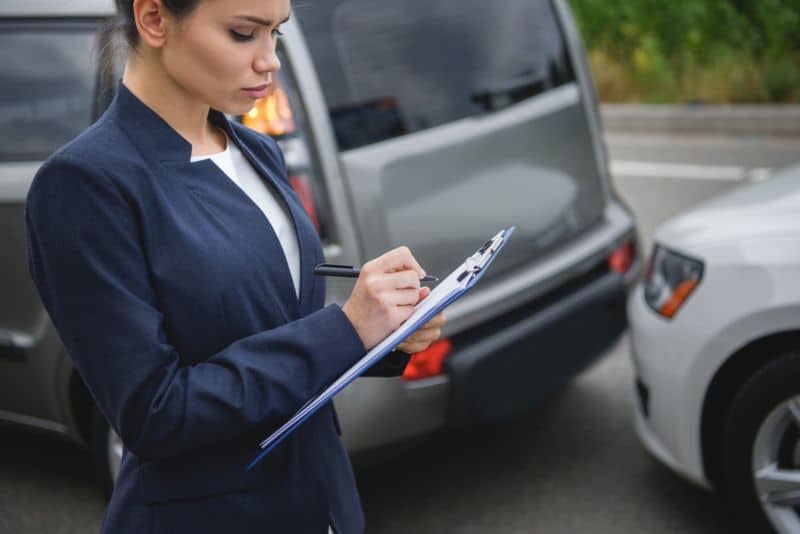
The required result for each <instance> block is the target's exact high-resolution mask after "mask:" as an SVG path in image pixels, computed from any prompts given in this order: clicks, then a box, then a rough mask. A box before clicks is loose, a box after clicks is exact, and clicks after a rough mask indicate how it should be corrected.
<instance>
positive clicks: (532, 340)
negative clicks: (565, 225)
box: [446, 266, 627, 423]
mask: <svg viewBox="0 0 800 534" xmlns="http://www.w3.org/2000/svg"><path fill="white" fill-rule="evenodd" d="M576 285H578V287H575V286H576ZM567 286H568V287H562V288H561V289H559V290H557V291H556V292H555V293H553V294H550V295H547V296H545V297H543V298H539V299H536V300H534V301H533V302H530V303H528V304H526V305H524V306H522V307H519V308H516V309H515V310H513V311H512V312H510V313H506V314H504V315H502V316H500V317H499V318H496V319H494V320H492V321H491V322H490V324H487V325H481V327H479V328H477V329H473V330H471V331H469V332H468V333H467V334H464V335H462V336H458V337H456V338H454V339H453V344H454V351H453V354H452V355H451V356H450V357H449V358H448V359H447V360H446V370H447V374H448V376H449V378H450V402H449V407H448V420H449V422H452V423H467V422H500V421H505V420H509V419H511V418H512V417H514V416H516V415H519V414H521V413H524V412H525V411H528V410H530V409H531V408H533V407H535V406H536V405H537V404H539V403H540V402H541V401H543V400H544V399H545V398H546V397H547V396H549V395H550V394H552V393H553V392H555V391H556V390H558V389H559V388H561V387H563V386H564V384H566V383H567V382H568V381H569V380H570V379H571V378H572V377H574V376H575V375H576V374H578V373H579V372H580V371H581V370H582V369H584V368H585V367H586V366H588V365H589V364H590V363H591V362H593V361H594V360H595V359H597V358H598V357H599V356H601V355H602V354H604V353H605V352H606V351H607V350H608V348H610V347H611V346H612V345H613V343H614V342H615V341H616V340H617V339H618V338H619V336H620V335H621V334H622V332H623V331H624V330H625V328H626V326H627V318H626V314H625V302H626V294H627V284H626V281H625V278H624V277H623V276H620V275H618V274H616V273H613V272H609V271H608V270H607V269H603V266H599V267H598V268H596V269H594V270H593V271H592V272H590V273H588V274H587V275H584V276H583V277H581V279H580V280H576V281H573V282H570V283H569V284H567ZM461 347H463V348H461Z"/></svg>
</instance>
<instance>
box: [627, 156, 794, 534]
mask: <svg viewBox="0 0 800 534" xmlns="http://www.w3.org/2000/svg"><path fill="white" fill-rule="evenodd" d="M654 241H655V244H654V247H653V251H652V255H651V257H650V260H649V262H648V265H647V268H646V271H645V275H644V279H643V281H642V282H641V283H640V284H639V285H638V286H637V287H636V288H635V290H634V291H633V292H632V293H631V295H630V297H629V299H628V318H629V321H630V338H631V353H632V355H633V356H632V358H633V363H634V368H635V372H636V395H637V399H638V402H637V403H636V414H635V421H636V430H637V432H638V434H639V437H640V438H641V440H642V442H643V443H644V445H645V446H646V448H647V449H648V450H649V451H650V452H651V453H652V454H653V455H654V456H655V457H657V458H658V459H659V460H661V461H662V462H664V463H665V464H667V465H668V466H669V467H671V468H672V469H674V470H675V471H677V472H678V473H680V474H681V475H683V476H685V477H686V478H688V479H690V480H692V481H694V482H696V483H698V484H700V485H702V486H705V487H713V488H716V489H717V490H719V491H720V492H721V493H722V494H724V495H725V496H726V497H727V498H728V500H729V501H730V504H731V505H732V507H733V509H734V511H735V512H736V513H737V514H739V515H740V516H741V521H743V523H741V524H742V525H746V528H745V529H743V531H744V532H770V531H771V530H775V531H778V532H782V533H788V532H792V533H800V514H799V513H798V512H799V511H800V165H797V166H794V167H790V168H787V169H785V170H783V171H781V172H779V173H777V174H776V175H774V176H773V177H772V178H771V179H769V180H767V181H764V182H760V183H755V184H750V185H747V186H744V187H741V188H739V189H736V190H734V191H732V192H730V193H727V194H725V195H722V196H720V197H718V198H716V199H714V200H712V201H711V202H709V203H707V204H705V205H703V206H701V207H699V208H697V209H694V210H692V211H690V212H688V213H685V214H683V215H680V216H678V217H675V218H673V219H671V220H670V221H667V222H666V223H664V224H662V225H661V226H660V227H659V229H658V230H657V231H656V235H655V239H654Z"/></svg>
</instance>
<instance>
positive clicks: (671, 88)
mask: <svg viewBox="0 0 800 534" xmlns="http://www.w3.org/2000/svg"><path fill="white" fill-rule="evenodd" d="M571 5H572V8H573V11H574V13H575V16H576V18H577V20H578V24H579V26H580V28H581V31H582V33H583V38H584V41H585V43H586V46H587V48H588V49H589V51H590V58H591V62H592V66H593V71H594V75H595V78H596V80H597V82H598V90H599V91H600V94H601V98H602V99H604V100H644V101H653V102H675V101H689V100H707V101H713V102H740V101H750V102H763V101H779V102H785V101H798V100H800V1H798V0H672V1H669V2H666V1H664V0H571Z"/></svg>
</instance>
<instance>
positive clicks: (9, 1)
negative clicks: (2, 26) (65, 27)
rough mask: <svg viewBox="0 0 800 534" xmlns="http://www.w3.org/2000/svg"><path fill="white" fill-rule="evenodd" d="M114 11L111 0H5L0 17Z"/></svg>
mask: <svg viewBox="0 0 800 534" xmlns="http://www.w3.org/2000/svg"><path fill="white" fill-rule="evenodd" d="M115 12H116V11H115V8H114V2H113V0H37V1H36V2H31V1H30V0H6V1H4V2H2V6H0V17H64V16H66V17H80V16H93V17H97V16H101V17H105V16H111V15H113V14H114V13H115Z"/></svg>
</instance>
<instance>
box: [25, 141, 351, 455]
mask: <svg viewBox="0 0 800 534" xmlns="http://www.w3.org/2000/svg"><path fill="white" fill-rule="evenodd" d="M25 216H26V222H27V240H28V241H27V244H28V266H29V269H30V272H31V275H32V277H33V280H34V283H35V284H36V287H37V289H38V291H39V294H40V296H41V298H42V301H43V303H44V305H45V308H46V309H47V311H48V313H49V315H50V318H51V320H52V321H53V324H54V325H55V327H56V330H57V331H58V333H59V335H60V337H61V340H62V342H63V344H64V346H65V348H66V350H67V352H68V353H69V355H70V356H71V357H72V359H73V360H74V362H75V365H76V368H77V370H78V372H79V373H80V375H81V376H82V378H83V379H84V381H85V382H86V384H87V386H88V388H89V390H90V391H91V393H92V395H93V397H94V399H95V401H96V402H97V405H98V406H99V408H100V410H101V411H102V412H103V413H104V414H105V416H106V418H107V419H108V420H109V422H110V424H111V425H112V427H113V428H114V429H115V430H116V431H117V432H118V434H119V435H120V436H121V437H122V440H123V442H124V443H125V446H126V447H127V448H129V449H130V450H131V451H132V452H133V453H134V454H136V455H137V456H139V457H142V458H165V457H171V456H175V455H179V454H182V453H184V452H186V451H188V450H191V449H193V448H197V447H202V446H207V445H209V444H213V443H217V442H221V441H226V440H231V439H232V438H233V439H235V438H236V437H237V436H241V435H242V434H244V433H249V432H252V431H256V430H261V429H263V431H264V432H265V433H266V432H267V431H268V430H269V429H270V428H272V427H277V426H278V425H280V424H282V423H283V422H284V421H285V420H286V419H288V418H289V417H290V416H291V415H292V414H293V413H294V412H295V411H296V410H297V409H299V408H300V407H301V406H302V405H303V404H304V403H305V401H306V400H307V399H308V398H309V397H311V396H312V395H314V394H315V393H317V392H318V391H320V390H321V389H322V388H323V387H324V386H325V385H327V384H328V383H330V382H331V381H333V380H334V379H335V377H336V376H338V375H339V374H341V373H342V372H344V371H345V370H346V369H347V368H348V367H350V366H351V365H352V364H353V363H354V362H355V361H356V360H358V358H360V357H361V356H363V354H364V353H365V349H364V346H363V344H362V343H361V341H360V339H359V337H358V335H357V334H356V332H355V330H354V329H353V327H352V325H351V323H350V322H349V320H348V319H347V317H346V316H345V315H344V313H343V312H342V311H341V309H340V308H339V307H338V306H335V305H331V306H328V307H326V308H323V309H322V310H319V311H317V312H316V313H313V314H311V315H308V316H306V317H304V318H302V319H299V320H297V321H293V322H291V323H287V324H286V325H283V326H281V327H278V328H275V329H272V330H268V331H264V332H260V333H257V334H254V335H252V336H249V337H245V338H243V339H240V340H238V341H236V342H234V343H232V344H231V345H229V346H228V347H226V348H225V349H223V350H221V351H220V352H218V353H216V354H213V355H212V356H211V357H210V358H209V359H208V360H207V361H204V362H202V363H198V364H195V365H191V366H186V365H182V364H181V360H180V357H179V354H178V353H177V352H176V349H175V347H173V346H171V345H170V343H169V340H168V339H167V337H166V335H165V331H164V328H163V316H162V313H161V312H160V311H159V308H158V304H157V302H158V300H157V294H156V292H155V290H154V288H153V286H152V284H151V283H150V281H149V277H148V268H147V264H146V257H145V253H144V249H143V247H142V244H141V243H142V239H141V237H142V236H141V231H140V229H139V222H138V221H137V214H136V211H135V210H134V209H133V208H132V204H131V203H129V202H128V200H127V199H126V197H125V196H124V195H123V194H122V192H121V190H120V189H119V188H118V187H116V186H115V185H114V183H113V182H112V180H111V179H110V177H109V176H107V175H106V174H104V173H103V172H101V171H98V170H97V169H93V168H92V166H91V165H90V164H88V163H87V162H85V161H81V160H80V159H76V158H74V157H72V156H66V155H60V156H56V157H54V158H52V159H51V160H49V161H48V162H47V163H46V164H45V165H44V166H43V167H42V169H41V170H40V171H39V173H37V176H36V178H35V179H34V182H33V184H32V186H31V189H30V191H29V193H28V197H27V203H26V214H25ZM187 313H191V310H187Z"/></svg>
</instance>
